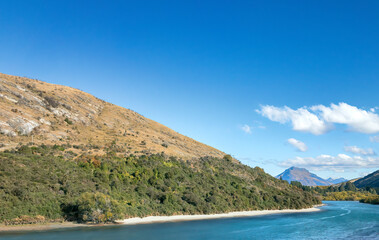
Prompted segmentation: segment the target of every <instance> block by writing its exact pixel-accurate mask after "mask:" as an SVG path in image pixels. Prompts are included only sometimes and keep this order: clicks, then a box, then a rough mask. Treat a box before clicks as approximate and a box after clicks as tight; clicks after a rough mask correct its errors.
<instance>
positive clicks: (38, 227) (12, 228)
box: [0, 205, 322, 232]
mask: <svg viewBox="0 0 379 240" xmlns="http://www.w3.org/2000/svg"><path fill="white" fill-rule="evenodd" d="M320 206H322V205H316V206H314V207H312V208H305V209H283V210H257V211H240V212H229V213H220V214H208V215H205V214H204V215H174V216H149V217H143V218H138V217H136V218H127V219H123V220H117V221H116V222H115V223H109V224H83V223H74V222H63V223H46V224H30V225H0V232H18V231H46V230H53V229H62V228H76V227H99V226H114V225H136V224H149V223H159V222H177V221H194V220H206V219H217V218H233V217H253V216H262V215H270V214H285V213H306V212H317V211H320V209H319V208H318V207H320Z"/></svg>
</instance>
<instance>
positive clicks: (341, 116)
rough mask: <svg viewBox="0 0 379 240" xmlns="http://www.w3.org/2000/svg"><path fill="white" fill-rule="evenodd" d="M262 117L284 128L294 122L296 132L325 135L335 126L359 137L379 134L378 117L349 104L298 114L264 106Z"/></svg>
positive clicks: (311, 108)
mask: <svg viewBox="0 0 379 240" xmlns="http://www.w3.org/2000/svg"><path fill="white" fill-rule="evenodd" d="M257 112H258V113H259V114H261V115H262V116H264V117H267V118H268V119H270V120H271V121H275V122H280V123H282V124H284V123H287V122H291V123H292V127H293V130H295V131H302V132H310V133H312V134H315V135H320V134H324V133H326V132H328V131H330V130H331V129H333V124H335V123H337V124H345V125H347V126H348V127H349V129H350V130H351V131H355V132H360V133H367V134H371V133H377V132H379V115H377V114H376V113H375V112H373V111H372V109H371V110H370V111H366V110H362V109H359V108H357V107H355V106H351V105H349V104H346V103H339V104H338V105H336V104H331V105H330V107H327V106H324V105H317V106H311V107H301V108H298V109H297V110H294V109H291V108H289V107H287V106H284V107H281V108H279V107H275V106H269V105H266V106H262V107H261V109H260V110H257Z"/></svg>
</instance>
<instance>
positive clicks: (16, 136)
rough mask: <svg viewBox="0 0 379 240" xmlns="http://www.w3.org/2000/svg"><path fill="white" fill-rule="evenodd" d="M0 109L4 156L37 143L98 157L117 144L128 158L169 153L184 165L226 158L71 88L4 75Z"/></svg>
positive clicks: (206, 147)
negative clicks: (92, 148) (93, 150)
mask: <svg viewBox="0 0 379 240" xmlns="http://www.w3.org/2000/svg"><path fill="white" fill-rule="evenodd" d="M0 106H1V108H0V132H1V134H0V143H1V144H0V147H1V148H0V150H4V149H7V148H13V147H16V146H17V145H18V144H26V143H29V142H32V140H33V142H34V143H35V144H42V143H43V144H63V143H69V144H71V145H88V144H91V145H96V146H99V147H100V149H99V150H97V151H98V152H97V154H100V153H102V152H103V151H104V149H105V148H106V147H107V146H109V145H110V144H112V143H113V144H114V145H116V146H119V147H120V148H121V149H125V150H124V153H125V154H130V153H133V154H136V155H138V154H142V153H144V152H149V153H161V152H165V153H166V154H167V155H172V156H177V157H180V158H183V159H192V158H197V157H201V156H215V157H222V156H224V153H223V152H221V151H219V150H217V149H215V148H212V147H210V146H207V145H205V144H202V143H200V142H197V141H195V140H193V139H191V138H189V137H186V136H183V135H181V134H179V133H177V132H175V131H173V130H171V129H170V128H168V127H165V126H163V125H162V124H159V123H157V122H155V121H152V120H150V119H148V118H145V117H143V116H141V115H140V114H138V113H136V112H134V111H132V110H129V109H125V108H122V107H119V106H116V105H114V104H111V103H108V102H105V101H102V100H100V99H98V98H96V97H94V96H92V95H90V94H88V93H85V92H83V91H80V90H78V89H74V88H71V87H66V86H60V85H54V84H49V83H46V82H42V81H38V80H33V79H29V78H24V77H17V76H11V75H6V74H1V73H0ZM37 125H38V126H37ZM72 150H74V151H77V152H78V151H79V152H80V150H78V149H72ZM136 151H137V152H136Z"/></svg>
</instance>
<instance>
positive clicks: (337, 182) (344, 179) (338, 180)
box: [326, 178, 348, 184]
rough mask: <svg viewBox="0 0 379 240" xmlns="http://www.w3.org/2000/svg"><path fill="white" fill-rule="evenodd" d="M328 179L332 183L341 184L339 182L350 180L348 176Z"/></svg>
mask: <svg viewBox="0 0 379 240" xmlns="http://www.w3.org/2000/svg"><path fill="white" fill-rule="evenodd" d="M326 181H327V182H329V183H330V184H339V183H343V182H346V181H348V180H347V179H346V178H336V179H333V178H328V179H326Z"/></svg>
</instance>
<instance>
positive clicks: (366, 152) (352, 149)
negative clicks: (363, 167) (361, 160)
mask: <svg viewBox="0 0 379 240" xmlns="http://www.w3.org/2000/svg"><path fill="white" fill-rule="evenodd" d="M344 149H345V152H351V153H355V154H359V155H364V156H372V155H375V152H374V150H372V148H367V149H363V148H359V147H357V146H345V148H344Z"/></svg>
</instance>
